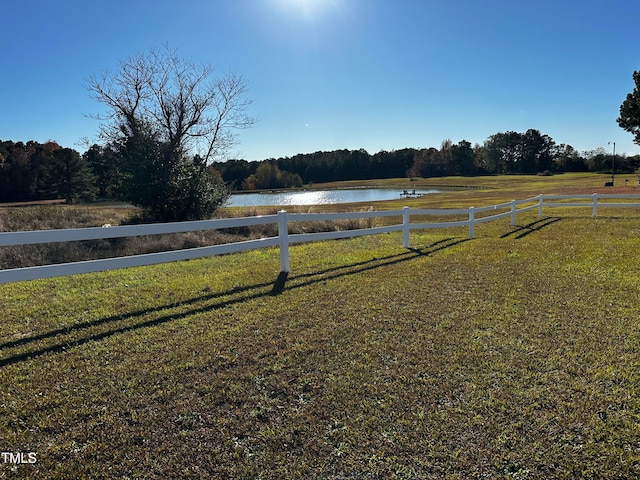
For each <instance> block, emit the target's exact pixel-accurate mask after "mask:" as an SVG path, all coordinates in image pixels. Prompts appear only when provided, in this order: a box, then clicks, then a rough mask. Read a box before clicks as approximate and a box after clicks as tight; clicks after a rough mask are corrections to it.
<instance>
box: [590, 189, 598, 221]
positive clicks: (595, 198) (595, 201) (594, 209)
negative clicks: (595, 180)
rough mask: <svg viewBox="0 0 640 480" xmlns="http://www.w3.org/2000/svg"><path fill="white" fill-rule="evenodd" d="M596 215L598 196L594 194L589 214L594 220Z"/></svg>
mask: <svg viewBox="0 0 640 480" xmlns="http://www.w3.org/2000/svg"><path fill="white" fill-rule="evenodd" d="M597 214H598V194H597V193H594V194H593V212H592V213H591V215H593V218H596V215H597Z"/></svg>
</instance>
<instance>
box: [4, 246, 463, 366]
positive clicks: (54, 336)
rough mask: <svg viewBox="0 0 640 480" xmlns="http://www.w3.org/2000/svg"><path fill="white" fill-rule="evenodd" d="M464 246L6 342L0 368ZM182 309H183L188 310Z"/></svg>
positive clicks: (413, 251) (285, 276)
mask: <svg viewBox="0 0 640 480" xmlns="http://www.w3.org/2000/svg"><path fill="white" fill-rule="evenodd" d="M466 241H469V240H468V239H456V238H448V239H444V240H440V241H438V242H435V243H433V244H431V245H427V246H424V247H420V248H410V249H407V250H406V251H404V252H402V253H398V254H395V255H388V256H385V257H380V258H376V257H374V258H372V259H370V260H364V261H362V262H355V263H350V264H346V265H340V266H336V267H331V268H327V269H323V270H317V271H314V272H312V273H303V274H289V273H286V272H281V273H280V274H279V275H278V277H277V278H276V280H275V281H274V282H265V283H259V284H254V285H248V286H244V287H235V288H232V289H229V290H227V291H224V292H218V293H210V294H205V295H200V296H197V297H194V298H190V299H187V300H183V301H179V302H172V303H168V304H165V305H161V306H157V307H153V308H146V309H141V310H136V311H133V312H128V313H123V314H120V315H113V316H109V317H104V318H101V319H98V320H94V321H89V322H84V323H80V324H78V325H73V326H70V327H66V328H59V329H55V330H51V331H48V332H43V333H40V334H38V335H34V336H29V337H23V338H19V339H15V340H10V341H6V342H4V343H2V344H0V355H2V353H3V352H6V353H7V355H6V356H4V355H2V357H0V368H1V367H4V366H7V365H11V364H14V363H17V362H20V361H25V360H29V359H33V358H36V357H39V356H42V355H45V354H49V353H60V352H64V351H66V350H69V349H71V348H74V347H77V346H80V345H84V344H87V343H89V342H95V341H100V340H103V339H106V338H109V337H111V336H113V335H117V334H120V333H126V332H131V331H135V330H138V329H142V328H146V327H153V326H157V325H161V324H164V323H167V322H171V321H176V320H181V319H184V318H187V317H190V316H192V315H198V314H203V313H207V312H211V311H214V310H218V309H221V308H224V307H227V306H230V305H234V304H238V303H242V302H247V301H250V300H254V299H257V298H261V297H265V296H277V295H280V294H282V293H283V292H284V291H285V290H294V289H297V288H303V287H307V286H310V285H313V284H315V283H319V282H325V281H327V280H331V279H335V278H340V277H344V276H348V275H356V274H359V273H363V272H367V271H370V270H375V269H379V268H384V267H388V266H391V265H395V264H398V263H402V262H407V261H411V260H414V259H417V258H419V257H420V256H425V255H431V254H433V253H435V252H437V251H439V250H443V249H446V248H450V247H453V246H455V245H458V244H461V243H464V242H466ZM198 305H199V306H198ZM185 307H186V308H187V309H186V310H185ZM188 307H195V308H188ZM167 310H169V312H168V313H164V314H162V315H161V316H159V317H155V318H152V319H148V320H142V321H136V319H144V317H146V316H148V315H154V314H158V313H160V312H165V311H167ZM171 311H173V312H171ZM100 327H105V329H104V330H102V331H98V332H96V331H95V330H99V329H100ZM11 350H14V352H13V353H11V352H10V351H11ZM15 350H18V351H15Z"/></svg>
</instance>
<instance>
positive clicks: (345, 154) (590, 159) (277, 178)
mask: <svg viewBox="0 0 640 480" xmlns="http://www.w3.org/2000/svg"><path fill="white" fill-rule="evenodd" d="M128 148H129V151H130V150H131V149H133V148H134V147H132V146H131V145H129V147H128ZM126 153H127V152H126V151H125V150H124V149H123V148H122V147H121V146H118V145H115V144H107V145H97V144H94V145H92V146H91V147H89V148H88V149H87V150H86V151H85V152H84V153H82V154H80V153H79V152H78V151H76V150H74V149H71V148H64V147H62V146H60V145H59V144H57V143H56V142H54V141H49V142H45V143H38V142H34V141H28V142H26V143H24V142H14V141H11V140H5V141H0V202H23V201H38V200H47V199H64V200H65V201H67V202H72V201H74V200H76V199H83V200H92V199H95V198H119V197H120V196H121V194H122V190H123V188H124V187H125V186H126V185H125V184H126V181H127V180H126V179H127V178H130V176H131V173H130V172H129V171H128V170H127V161H126V159H125V158H124V155H125V154H126ZM129 153H130V155H131V154H132V153H131V152H129ZM612 159H613V158H612V155H611V153H609V152H607V151H605V150H604V149H603V148H599V149H596V150H593V151H587V152H578V151H577V150H575V149H574V148H573V147H572V146H570V145H566V144H560V145H558V144H556V143H555V142H554V141H553V139H552V138H551V137H549V136H548V135H543V134H541V133H540V132H539V131H538V130H533V129H530V130H527V131H526V132H524V133H518V132H504V133H496V134H495V135H491V136H490V137H489V138H488V139H487V140H486V141H485V142H484V144H482V145H479V144H476V145H472V144H471V143H470V142H468V141H466V140H461V141H460V142H458V143H453V142H452V141H451V140H445V141H444V142H442V145H441V146H440V148H434V147H430V148H420V149H417V148H403V149H399V150H392V151H380V152H377V153H374V154H370V153H368V152H367V151H366V150H364V149H359V150H347V149H343V150H333V151H319V152H315V153H306V154H302V153H301V154H298V155H294V156H292V157H282V158H278V159H274V158H271V159H266V160H262V161H251V162H249V161H246V160H238V159H234V160H227V161H225V162H215V163H212V164H209V165H207V164H205V162H204V161H203V160H202V159H200V158H199V157H198V156H195V157H193V158H191V159H190V160H189V165H190V167H189V168H191V169H199V170H200V171H201V172H206V175H207V176H208V177H209V178H211V179H213V183H215V184H221V183H224V184H226V186H227V187H228V188H229V189H231V190H255V189H272V188H288V187H301V186H302V185H307V184H313V183H323V182H334V181H340V180H364V179H375V178H380V179H382V178H399V177H439V176H452V175H458V176H473V175H491V174H540V173H559V172H603V173H608V172H610V171H611V166H612ZM614 164H615V169H616V172H619V173H625V172H626V173H630V172H634V171H636V170H638V169H639V168H640V156H639V155H636V156H625V155H616V158H615V162H614ZM154 168H155V167H154ZM138 175H139V176H141V177H144V176H146V177H147V178H150V179H154V178H155V179H156V180H158V181H160V182H161V181H162V178H161V177H158V175H157V174H154V173H153V172H146V171H144V170H140V171H138ZM192 176H193V177H197V175H192ZM156 177H157V178H156ZM141 183H142V181H141V182H138V183H137V185H140V184H141ZM149 188H155V187H154V186H153V185H151V186H150V187H149ZM129 190H130V188H129ZM134 191H136V190H135V189H134ZM138 192H139V193H141V194H142V193H144V192H140V191H139V190H138ZM147 193H148V192H147Z"/></svg>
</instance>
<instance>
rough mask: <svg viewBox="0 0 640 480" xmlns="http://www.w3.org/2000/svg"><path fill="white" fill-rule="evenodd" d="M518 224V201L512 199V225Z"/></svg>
mask: <svg viewBox="0 0 640 480" xmlns="http://www.w3.org/2000/svg"><path fill="white" fill-rule="evenodd" d="M515 224H516V201H515V200H511V226H513V225H515Z"/></svg>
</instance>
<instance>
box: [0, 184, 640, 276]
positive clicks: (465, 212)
mask: <svg viewBox="0 0 640 480" xmlns="http://www.w3.org/2000/svg"><path fill="white" fill-rule="evenodd" d="M609 199H611V200H640V194H637V195H633V194H632V195H623V194H597V193H594V194H592V195H582V196H576V195H538V196H536V197H531V198H526V199H523V200H512V201H510V202H505V203H499V204H496V205H491V206H487V207H477V208H476V207H469V208H459V209H410V208H409V207H404V208H402V209H401V210H383V211H366V212H346V213H287V212H286V211H284V210H281V211H279V212H278V214H277V215H263V216H255V217H241V218H232V219H219V220H202V221H192V222H174V223H163V224H153V225H127V226H116V227H109V228H104V227H93V228H74V229H60V230H37V231H24V232H0V247H7V246H16V245H33V244H40V243H55V242H72V241H82V240H99V239H109V238H124V237H135V236H141V235H163V234H169V233H184V232H194V231H203V230H220V229H225V228H235V227H244V226H252V225H266V224H277V226H278V235H277V236H273V237H267V238H261V239H256V240H246V241H242V242H234V243H226V244H222V245H213V246H207V247H198V248H190V249H184V250H174V251H167V252H160V253H149V254H143V255H131V256H127V257H116V258H106V259H100V260H87V261H82V262H73V263H62V264H54V265H42V266H36V267H25V268H14V269H5V270H0V283H10V282H18V281H24V280H35V279H40V278H51V277H59V276H65V275H73V274H80V273H91V272H100V271H106V270H112V269H117V268H128V267H138V266H146V265H155V264H159V263H167V262H174V261H178V260H190V259H195V258H202V257H208V256H212V255H222V254H228V253H236V252H243V251H246V250H252V249H256V248H266V247H273V246H278V247H279V248H280V270H281V271H282V272H289V271H290V264H289V263H290V262H289V245H291V244H294V243H300V242H313V241H321V240H333V239H339V238H352V237H360V236H364V235H378V234H381V233H389V232H397V231H402V232H403V235H402V238H403V241H402V243H403V246H404V247H405V248H409V243H410V242H409V234H410V231H411V230H424V229H434V228H451V227H467V228H468V229H469V238H474V234H475V232H474V228H475V225H477V224H481V223H486V222H491V221H494V220H498V219H502V218H507V217H509V218H510V219H511V225H515V221H516V215H517V214H519V213H523V212H527V211H530V210H534V209H538V214H539V215H542V213H543V209H544V208H551V207H589V208H591V209H592V215H593V216H594V217H595V216H596V215H597V210H598V208H602V207H638V208H640V202H636V203H633V202H627V203H623V202H619V201H617V202H606V200H609ZM447 215H451V216H458V217H460V216H464V218H465V219H464V220H453V221H446V222H420V223H411V217H412V216H421V217H425V216H439V217H442V216H447ZM478 215H481V216H478ZM382 217H399V218H400V219H401V223H398V224H394V225H387V226H383V227H369V228H361V229H355V230H342V231H331V232H315V233H298V234H289V223H291V222H305V221H311V222H315V221H335V220H353V219H375V218H382Z"/></svg>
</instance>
